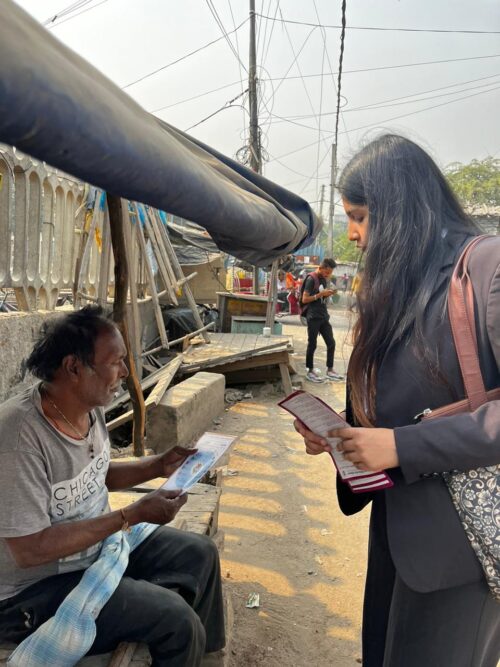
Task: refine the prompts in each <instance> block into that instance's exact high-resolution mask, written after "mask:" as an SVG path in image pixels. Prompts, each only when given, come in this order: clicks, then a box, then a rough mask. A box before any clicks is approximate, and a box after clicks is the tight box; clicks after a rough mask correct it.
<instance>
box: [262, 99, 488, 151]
mask: <svg viewBox="0 0 500 667" xmlns="http://www.w3.org/2000/svg"><path fill="white" fill-rule="evenodd" d="M495 90H500V86H497V87H495V88H490V89H489V90H482V91H480V92H479V93H472V95H464V97H457V99H455V100H448V102H441V104H434V105H432V106H430V107H425V108H424V109H417V110H416V111H410V112H409V113H405V114H401V115H399V116H393V117H392V118H386V119H384V120H380V121H377V122H376V123H369V124H368V125H362V126H361V127H353V128H352V129H350V130H349V132H357V131H358V130H366V129H368V128H370V127H377V126H381V125H384V123H390V122H391V121H393V120H399V119H401V118H407V117H408V116H415V115H416V114H419V113H423V112H424V111H430V110H431V109H437V108H438V107H444V106H447V105H448V104H454V103H455V102H460V101H462V100H467V99H469V98H471V97H477V96H478V95H484V94H485V93H491V92H493V91H495ZM339 134H342V132H340V133H339ZM332 136H333V134H331V135H330V137H332ZM316 143H317V142H316V141H313V142H312V143H310V144H306V145H305V146H300V148H296V149H294V150H293V151H289V152H288V153H284V154H283V155H278V157H277V158H275V160H278V159H280V160H281V159H283V158H284V157H288V156H289V155H294V154H295V153H300V152H301V151H303V150H306V148H311V146H316ZM272 161H273V160H270V162H272Z"/></svg>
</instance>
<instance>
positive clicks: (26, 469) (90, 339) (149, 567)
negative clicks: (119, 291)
mask: <svg viewBox="0 0 500 667" xmlns="http://www.w3.org/2000/svg"><path fill="white" fill-rule="evenodd" d="M125 352H126V350H125V345H124V343H123V339H122V337H121V335H120V333H119V331H118V329H117V328H116V327H115V325H114V324H113V323H112V322H111V321H110V320H108V319H106V318H105V317H104V316H103V314H102V310H101V308H99V307H97V306H87V307H85V308H83V309H82V310H80V311H78V312H73V313H70V314H68V315H65V316H63V317H60V318H57V319H54V320H50V322H49V323H48V324H47V325H46V327H45V331H44V333H43V334H42V336H41V338H40V340H39V341H38V342H37V344H36V345H35V347H34V349H33V352H32V353H31V355H30V357H29V359H28V361H27V366H28V369H29V370H31V371H32V373H33V374H34V375H35V376H37V377H38V378H40V379H41V382H40V383H38V384H36V385H35V386H33V387H32V388H30V389H28V390H26V391H25V392H24V393H22V394H20V395H18V396H15V397H14V398H11V399H10V400H9V401H7V402H5V403H4V404H3V405H0V506H1V508H2V511H1V513H0V640H3V641H11V642H20V641H21V640H23V639H24V638H25V637H27V636H28V635H29V634H31V633H33V632H34V631H35V630H36V629H37V628H38V627H39V626H40V625H41V624H42V623H44V622H45V621H46V620H47V619H48V618H50V617H52V616H53V615H54V613H55V612H56V610H57V608H58V606H59V605H60V604H61V602H62V601H63V600H64V598H65V597H66V596H67V595H68V593H69V592H70V591H71V590H72V589H73V588H74V587H75V586H76V585H77V584H78V582H79V581H80V579H81V577H82V575H83V572H84V571H85V569H86V568H88V567H89V566H90V565H91V564H92V563H93V562H94V561H95V560H96V559H97V558H98V555H99V548H100V543H101V541H102V540H104V539H105V538H106V537H108V536H109V535H111V534H112V533H115V532H117V531H119V530H122V529H126V528H127V527H128V526H133V525H135V524H138V523H141V522H149V523H152V524H157V525H158V526H159V527H158V528H157V529H156V530H155V531H154V532H153V533H152V534H151V535H150V536H149V537H148V538H147V539H146V540H145V541H144V542H143V543H142V544H141V545H140V546H139V547H137V548H136V549H135V550H134V551H132V553H131V554H130V559H129V564H128V567H127V569H126V571H125V574H124V576H123V578H122V579H121V582H120V583H119V585H118V587H117V588H116V590H115V592H114V593H113V594H112V596H111V598H110V599H109V600H108V602H107V603H106V604H105V606H104V607H103V608H102V610H101V612H100V614H99V616H98V617H97V622H96V625H97V636H96V638H95V641H94V643H93V645H92V648H91V650H90V652H89V653H105V652H107V651H110V650H112V649H113V648H115V647H116V645H117V644H118V643H119V642H121V641H139V642H145V643H146V644H148V646H149V649H150V652H151V655H152V658H153V665H154V667H162V666H163V665H169V667H172V666H174V665H178V666H179V667H180V666H185V665H190V666H191V665H199V664H200V663H201V660H202V657H203V654H204V653H205V652H212V651H217V650H219V649H220V648H222V647H223V646H224V642H225V640H224V618H223V606H222V591H221V581H220V570H219V558H218V553H217V549H216V547H215V545H214V544H213V542H212V541H211V540H210V539H209V538H206V537H203V536H200V535H194V534H190V533H187V532H182V531H178V530H175V529H173V528H168V527H166V526H164V524H166V523H168V522H169V521H171V520H172V519H173V518H174V517H175V515H176V514H177V512H178V510H179V509H180V507H181V506H182V505H183V504H184V502H185V501H186V496H185V495H184V496H179V495H178V493H176V492H169V491H163V490H158V491H155V492H152V493H148V494H144V496H142V497H141V498H140V500H138V501H137V502H135V503H133V504H131V505H128V506H127V507H125V508H124V509H123V510H119V511H115V512H111V511H110V509H109V505H108V491H114V490H118V489H126V488H129V487H132V486H134V485H135V484H139V483H141V482H145V481H146V480H150V479H153V478H156V477H160V476H168V475H170V474H171V473H172V472H173V471H174V470H175V469H176V468H177V467H178V466H179V465H180V463H182V461H184V459H185V458H186V456H189V454H190V450H186V449H183V448H181V447H176V448H174V449H173V450H172V451H169V452H167V453H165V454H160V455H157V456H149V457H145V458H143V459H141V460H139V461H137V462H121V463H120V462H114V461H110V448H109V438H108V433H107V430H106V424H105V420H104V411H103V409H102V406H104V405H106V404H107V403H108V402H110V401H111V399H112V398H113V396H114V394H115V392H116V390H117V389H118V387H119V386H120V383H121V381H122V380H123V379H124V378H125V377H126V376H127V367H126V365H125V362H124V360H125Z"/></svg>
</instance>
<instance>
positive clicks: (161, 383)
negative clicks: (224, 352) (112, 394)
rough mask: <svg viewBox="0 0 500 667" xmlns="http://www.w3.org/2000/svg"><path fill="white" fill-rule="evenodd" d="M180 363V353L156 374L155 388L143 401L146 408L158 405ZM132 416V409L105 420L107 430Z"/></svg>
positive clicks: (124, 422) (120, 424) (121, 424)
mask: <svg viewBox="0 0 500 667" xmlns="http://www.w3.org/2000/svg"><path fill="white" fill-rule="evenodd" d="M181 363H182V355H179V356H178V357H176V358H175V359H173V360H172V361H171V362H170V363H169V364H168V365H167V366H165V367H164V368H163V369H162V371H165V372H164V373H162V374H161V375H159V376H158V382H157V384H156V386H155V388H154V389H153V391H152V392H151V393H150V394H149V396H148V397H147V399H146V400H145V402H144V405H145V407H146V409H148V408H150V407H154V406H157V405H158V403H159V402H160V401H161V399H162V398H163V395H164V394H165V392H166V391H167V389H168V387H169V385H170V383H171V382H172V380H173V379H174V376H175V374H176V373H177V371H178V370H179V367H180V365H181ZM133 416H134V411H133V410H128V412H125V413H123V414H122V415H118V417H115V418H114V419H112V420H111V421H110V422H107V424H106V427H107V429H108V431H113V430H114V429H115V428H118V426H123V424H126V423H127V422H128V421H130V420H131V419H132V418H133Z"/></svg>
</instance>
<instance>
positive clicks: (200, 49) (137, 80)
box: [122, 18, 248, 90]
mask: <svg viewBox="0 0 500 667" xmlns="http://www.w3.org/2000/svg"><path fill="white" fill-rule="evenodd" d="M247 21H248V18H246V19H245V20H244V21H242V22H241V23H240V24H239V25H238V26H236V28H235V29H234V30H230V31H229V32H228V33H227V34H228V35H231V34H232V33H233V32H236V31H237V30H239V29H240V28H241V27H242V26H243V25H245V23H246V22H247ZM223 39H225V36H224V35H223V36H222V37H217V39H213V40H212V41H211V42H207V43H206V44H204V45H203V46H200V47H199V48H197V49H195V50H194V51H190V52H189V53H186V54H185V55H183V56H181V57H180V58H177V59H176V60H172V61H171V62H169V63H167V64H166V65H163V66H162V67H158V69H155V70H153V71H152V72H148V73H147V74H144V75H143V76H141V77H139V78H138V79H136V80H135V81H131V82H130V83H127V85H126V86H122V90H125V89H126V88H130V87H131V86H135V84H136V83H140V82H141V81H144V80H145V79H149V77H151V76H154V75H155V74H158V72H162V71H163V70H166V69H168V68H169V67H172V66H173V65H177V63H180V62H182V61H183V60H186V58H190V57H191V56H194V55H195V54H196V53H199V52H200V51H203V50H204V49H208V47H209V46H212V44H216V43H217V42H220V41H222V40H223Z"/></svg>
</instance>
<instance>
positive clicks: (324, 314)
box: [302, 258, 344, 382]
mask: <svg viewBox="0 0 500 667" xmlns="http://www.w3.org/2000/svg"><path fill="white" fill-rule="evenodd" d="M336 266H337V264H336V263H335V260H333V259H330V258H327V259H324V260H323V261H322V262H321V264H320V266H319V267H318V269H317V270H316V271H314V272H313V273H310V274H309V275H308V276H307V278H306V279H305V282H304V289H303V293H302V305H303V309H302V312H303V315H304V316H305V318H306V320H307V352H306V367H307V373H306V380H309V381H310V382H323V381H324V380H323V378H322V377H321V375H320V374H319V372H318V371H317V370H316V369H315V368H314V352H315V351H316V345H317V341H318V334H321V336H322V338H323V340H324V341H325V345H326V379H327V380H333V381H336V382H342V381H343V380H344V376H343V375H341V374H340V373H337V371H336V370H335V369H334V367H333V359H334V356H335V338H334V337H333V331H332V326H331V324H330V315H329V314H328V309H327V307H326V299H327V298H328V297H329V296H332V295H333V294H335V292H336V290H334V289H329V288H327V284H328V281H329V280H330V278H331V275H332V273H333V269H334V268H335V267H336Z"/></svg>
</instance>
